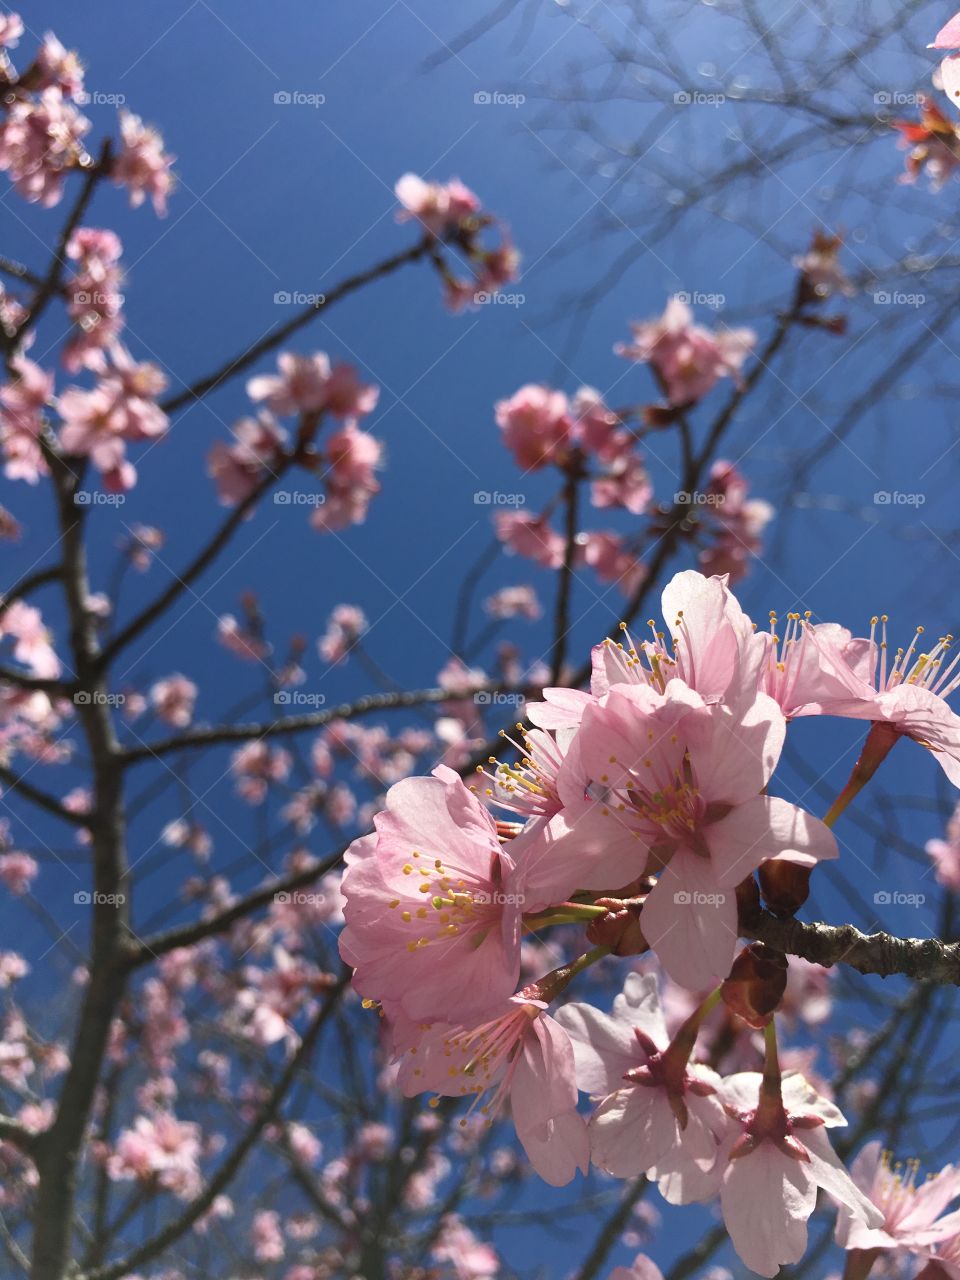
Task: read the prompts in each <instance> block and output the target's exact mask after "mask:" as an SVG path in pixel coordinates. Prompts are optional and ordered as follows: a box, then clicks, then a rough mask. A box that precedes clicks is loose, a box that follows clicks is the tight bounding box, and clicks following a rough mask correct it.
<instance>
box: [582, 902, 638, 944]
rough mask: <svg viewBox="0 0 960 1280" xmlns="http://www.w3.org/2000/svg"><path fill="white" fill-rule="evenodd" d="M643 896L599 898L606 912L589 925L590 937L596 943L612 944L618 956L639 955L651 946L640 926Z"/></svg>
mask: <svg viewBox="0 0 960 1280" xmlns="http://www.w3.org/2000/svg"><path fill="white" fill-rule="evenodd" d="M643 903H644V899H643V898H599V899H598V900H597V903H596V905H597V906H598V907H606V908H607V912H606V915H602V916H597V918H596V919H595V920H591V921H590V923H589V924H588V925H587V940H588V941H589V942H591V943H593V945H594V946H595V947H609V948H610V950H611V951H612V952H613V954H614V955H615V956H639V955H643V953H644V952H645V951H649V950H650V945H649V943H648V942H647V940H646V938H645V937H644V936H643V931H642V930H641V928H640V915H641V909H642V907H643Z"/></svg>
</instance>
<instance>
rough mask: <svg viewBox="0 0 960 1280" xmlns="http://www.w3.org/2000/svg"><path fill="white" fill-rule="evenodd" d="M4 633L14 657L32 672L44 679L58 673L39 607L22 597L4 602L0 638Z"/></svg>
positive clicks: (49, 637)
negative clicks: (9, 602) (11, 643)
mask: <svg viewBox="0 0 960 1280" xmlns="http://www.w3.org/2000/svg"><path fill="white" fill-rule="evenodd" d="M7 636H9V637H10V638H11V639H13V641H14V646H13V656H14V658H16V660H17V661H18V662H22V663H23V664H24V666H26V667H28V668H29V669H30V671H31V672H32V674H33V675H35V676H39V677H40V678H41V679H44V680H55V679H56V678H57V676H59V674H60V659H59V658H58V657H57V655H56V652H55V651H54V648H53V636H52V634H51V632H50V631H49V630H48V629H47V628H46V627H45V626H44V623H43V616H42V614H41V613H40V610H39V609H35V608H34V607H33V605H30V604H27V603H26V602H25V601H23V600H14V602H13V603H12V604H10V605H8V606H7V608H6V609H4V610H3V612H2V613H0V637H7Z"/></svg>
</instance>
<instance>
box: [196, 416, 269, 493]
mask: <svg viewBox="0 0 960 1280" xmlns="http://www.w3.org/2000/svg"><path fill="white" fill-rule="evenodd" d="M232 431H233V443H232V444H228V443H227V442H226V441H224V440H218V441H217V442H216V443H215V444H214V446H213V448H212V449H211V450H210V453H209V456H208V458H207V471H208V473H209V474H210V475H211V476H212V477H213V480H214V482H215V484H216V486H217V498H218V499H219V501H220V502H221V503H222V504H223V505H224V506H229V507H232V506H236V505H237V503H240V502H243V501H244V500H245V499H246V498H248V497H249V496H250V494H251V493H253V492H254V490H255V489H257V487H258V486H259V485H260V484H261V483H262V481H263V480H264V479H265V478H266V477H267V476H269V475H271V474H272V472H273V470H274V468H275V467H276V466H277V463H278V461H279V458H280V455H281V453H282V451H283V446H284V444H285V442H286V438H287V433H286V432H285V431H284V430H283V428H282V427H281V426H280V425H279V423H278V422H277V421H276V419H275V418H274V417H273V415H272V414H270V413H266V412H262V413H259V414H258V415H257V417H255V418H241V419H240V420H239V421H238V422H235V423H234V424H233V428H232Z"/></svg>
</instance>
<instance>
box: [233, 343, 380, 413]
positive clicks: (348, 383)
mask: <svg viewBox="0 0 960 1280" xmlns="http://www.w3.org/2000/svg"><path fill="white" fill-rule="evenodd" d="M277 368H278V369H279V373H276V374H261V375H259V376H258V377H256V378H251V379H250V381H249V382H248V383H247V394H248V395H249V396H250V399H251V400H256V401H259V400H262V401H264V403H265V405H266V408H268V409H269V410H270V412H271V413H275V414H277V415H278V417H286V416H288V415H290V414H296V413H321V412H327V413H332V414H333V415H334V417H337V418H354V417H360V416H362V415H363V414H367V413H372V412H373V410H374V409H375V408H376V405H377V400H378V399H379V396H380V388H379V387H375V386H363V385H362V384H361V383H360V380H359V378H358V377H357V371H356V370H355V369H354V368H353V366H352V365H348V364H337V365H332V364H331V363H330V357H329V356H328V355H327V354H326V352H325V351H317V352H315V353H314V354H313V355H312V356H298V355H295V354H294V353H293V352H291V351H284V352H282V353H281V354H280V355H279V356H278V357H277Z"/></svg>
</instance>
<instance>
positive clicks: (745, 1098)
mask: <svg viewBox="0 0 960 1280" xmlns="http://www.w3.org/2000/svg"><path fill="white" fill-rule="evenodd" d="M763 1083H764V1077H763V1076H761V1075H760V1074H759V1072H753V1071H745V1072H742V1073H740V1074H738V1075H733V1076H728V1077H727V1078H726V1079H725V1080H724V1081H723V1086H722V1097H723V1100H724V1104H725V1106H726V1107H727V1111H728V1114H729V1115H730V1116H731V1118H733V1119H734V1120H735V1122H736V1125H737V1132H738V1134H739V1136H738V1137H737V1138H736V1139H735V1141H734V1142H733V1144H732V1146H731V1147H729V1149H728V1150H729V1154H728V1156H727V1158H726V1160H725V1161H724V1168H723V1173H722V1180H721V1186H720V1205H721V1208H722V1210H723V1220H724V1224H725V1226H726V1228H727V1231H728V1232H729V1235H730V1240H731V1242H732V1244H733V1247H734V1248H735V1249H736V1251H737V1253H738V1254H739V1255H740V1257H741V1259H742V1260H743V1261H744V1262H745V1263H746V1265H747V1266H748V1267H749V1268H750V1269H751V1270H752V1271H756V1272H757V1274H758V1275H761V1276H769V1277H772V1276H775V1275H776V1274H777V1272H778V1270H779V1269H780V1267H781V1266H786V1265H789V1264H790V1263H793V1262H799V1261H800V1259H801V1258H802V1257H803V1254H804V1252H805V1251H806V1247H807V1219H808V1218H809V1217H810V1214H811V1213H812V1212H813V1210H814V1208H815V1206H816V1201H817V1188H818V1187H821V1188H822V1189H823V1190H824V1191H826V1192H828V1193H829V1195H831V1196H832V1197H833V1198H834V1199H835V1200H837V1201H838V1202H839V1203H840V1204H841V1205H844V1206H846V1208H847V1209H848V1210H849V1211H850V1212H851V1213H852V1214H853V1215H854V1216H855V1217H856V1218H858V1219H859V1220H861V1221H863V1222H864V1223H865V1224H866V1225H867V1226H868V1227H870V1228H876V1227H879V1226H880V1225H881V1224H882V1222H883V1214H882V1213H881V1212H880V1210H879V1209H877V1208H876V1207H875V1206H874V1205H873V1204H872V1203H871V1202H870V1200H868V1199H867V1197H866V1196H865V1195H864V1194H863V1192H862V1191H861V1190H860V1189H859V1188H858V1187H857V1186H856V1185H855V1183H854V1182H853V1180H852V1179H851V1177H850V1175H849V1174H848V1173H847V1171H846V1169H844V1167H843V1165H842V1164H841V1163H840V1161H839V1159H838V1158H837V1156H836V1154H835V1153H834V1150H833V1148H832V1147H831V1145H830V1142H829V1139H828V1138H827V1135H826V1132H825V1129H827V1128H831V1127H833V1126H836V1125H843V1124H846V1120H845V1119H844V1117H843V1115H842V1113H841V1112H840V1111H839V1110H838V1109H837V1107H835V1106H834V1105H833V1103H832V1102H828V1101H827V1100H826V1099H825V1098H822V1097H820V1095H819V1094H817V1093H815V1092H814V1090H813V1089H811V1088H810V1086H809V1085H808V1084H807V1082H806V1080H804V1078H803V1077H802V1076H798V1075H790V1076H784V1078H783V1082H782V1090H781V1091H776V1092H771V1091H770V1090H769V1089H764V1088H762V1085H763Z"/></svg>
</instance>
